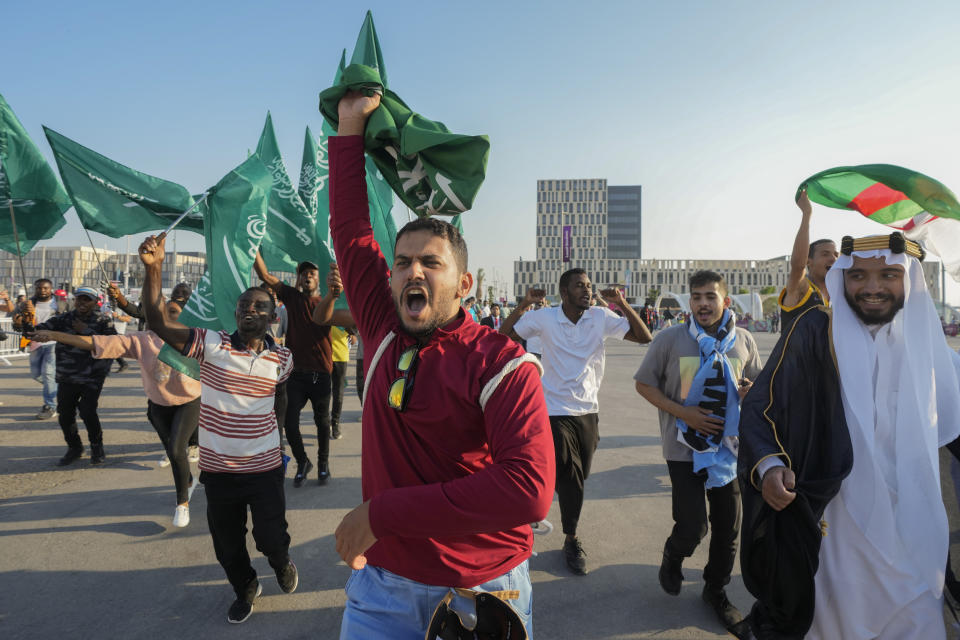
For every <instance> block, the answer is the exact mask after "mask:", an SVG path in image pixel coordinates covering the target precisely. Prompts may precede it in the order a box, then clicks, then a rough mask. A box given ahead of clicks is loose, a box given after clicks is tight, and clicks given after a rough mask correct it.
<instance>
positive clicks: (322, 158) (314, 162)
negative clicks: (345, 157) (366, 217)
mask: <svg viewBox="0 0 960 640" xmlns="http://www.w3.org/2000/svg"><path fill="white" fill-rule="evenodd" d="M323 145H324V148H320V143H319V141H318V140H317V139H316V138H314V137H313V133H312V132H311V131H310V127H307V132H306V135H305V136H304V140H303V160H302V161H301V162H300V186H299V188H298V189H297V194H299V196H300V200H301V201H302V202H303V204H304V206H305V207H306V208H307V211H309V212H310V213H311V215H313V219H314V220H315V226H316V230H317V237H318V238H319V239H320V240H323V241H324V242H326V243H327V244H329V243H330V223H329V216H328V215H327V214H326V213H324V215H323V216H320V215H318V214H319V212H320V211H319V209H320V207H319V204H320V203H319V194H320V191H321V190H322V189H323V188H324V186H325V185H326V182H327V175H328V174H329V170H328V167H327V150H326V148H325V147H326V136H324V138H323ZM324 193H326V191H325V190H324ZM324 211H326V207H325V208H324Z"/></svg>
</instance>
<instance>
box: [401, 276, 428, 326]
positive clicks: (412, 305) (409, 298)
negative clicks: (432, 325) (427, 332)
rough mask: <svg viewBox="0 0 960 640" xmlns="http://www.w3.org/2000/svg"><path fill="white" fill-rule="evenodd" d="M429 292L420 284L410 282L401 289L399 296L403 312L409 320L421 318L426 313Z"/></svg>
mask: <svg viewBox="0 0 960 640" xmlns="http://www.w3.org/2000/svg"><path fill="white" fill-rule="evenodd" d="M428 302H429V293H428V292H427V288H426V287H425V286H423V285H422V284H410V285H407V286H406V287H405V288H404V289H403V294H402V296H401V298H400V303H401V306H402V307H403V310H404V312H405V313H406V314H407V316H409V317H410V319H411V320H421V319H423V317H424V316H425V315H426V311H427V304H428Z"/></svg>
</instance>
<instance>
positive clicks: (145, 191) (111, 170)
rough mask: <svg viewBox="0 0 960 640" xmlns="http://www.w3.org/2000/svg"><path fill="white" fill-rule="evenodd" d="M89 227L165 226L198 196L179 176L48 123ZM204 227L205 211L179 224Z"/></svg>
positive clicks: (125, 230) (114, 231) (115, 230)
mask: <svg viewBox="0 0 960 640" xmlns="http://www.w3.org/2000/svg"><path fill="white" fill-rule="evenodd" d="M43 130H44V132H45V133H46V134H47V140H48V141H49V142H50V148H51V149H52V150H53V157H54V158H55V159H56V161H57V167H58V168H59V169H60V177H61V178H62V179H63V184H64V186H66V188H67V193H69V194H70V199H71V200H72V201H73V206H74V208H75V209H76V211H77V216H79V218H80V222H81V223H82V224H83V226H84V227H86V228H87V229H90V230H91V231H97V232H99V233H102V234H104V235H106V236H110V237H111V238H122V237H123V236H127V235H131V234H137V233H142V232H144V231H156V230H158V229H166V228H167V226H169V225H170V223H171V222H173V221H174V220H176V219H177V218H178V217H179V216H180V214H181V213H183V212H184V211H186V210H187V209H189V208H190V207H191V206H192V205H193V203H194V199H193V196H191V195H190V192H189V191H187V190H186V188H184V187H182V186H180V185H179V184H177V183H175V182H170V181H169V180H163V179H162V178H156V177H154V176H151V175H148V174H146V173H141V172H140V171H137V170H135V169H131V168H130V167H127V166H125V165H122V164H120V163H119V162H116V161H114V160H111V159H110V158H108V157H106V156H103V155H101V154H99V153H97V152H96V151H93V150H92V149H88V148H87V147H84V146H83V145H81V144H78V143H76V142H74V141H73V140H71V139H70V138H67V137H66V136H63V135H61V134H59V133H57V132H56V131H54V130H53V129H48V128H47V127H44V128H43ZM177 228H178V229H186V230H188V231H193V232H195V233H203V211H202V209H201V208H200V207H198V208H197V209H195V210H194V211H191V212H190V214H188V215H187V217H186V218H184V219H183V221H182V222H181V223H180V225H179V226H178V227H177Z"/></svg>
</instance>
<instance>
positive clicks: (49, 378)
mask: <svg viewBox="0 0 960 640" xmlns="http://www.w3.org/2000/svg"><path fill="white" fill-rule="evenodd" d="M33 287H34V294H33V297H32V298H30V299H29V300H24V302H23V303H22V304H21V305H20V306H19V309H17V310H15V311H14V314H13V328H14V329H15V330H16V331H20V332H26V331H30V330H31V329H32V326H35V325H38V324H43V323H44V322H46V321H47V320H49V319H50V318H52V317H53V316H56V315H59V314H61V313H66V312H67V311H69V310H70V308H71V306H70V305H69V304H68V303H67V301H66V300H60V299H58V298H56V297H55V296H54V295H53V283H52V282H50V280H48V279H47V278H40V279H39V280H37V281H36V282H34V283H33ZM56 346H57V345H56V343H55V342H46V343H41V342H37V341H35V340H34V341H31V342H30V347H29V349H30V375H31V376H33V379H34V380H36V381H37V382H39V383H40V384H41V385H43V391H42V397H43V406H41V407H40V411H39V413H37V420H48V419H50V418H55V417H56V416H57V355H56Z"/></svg>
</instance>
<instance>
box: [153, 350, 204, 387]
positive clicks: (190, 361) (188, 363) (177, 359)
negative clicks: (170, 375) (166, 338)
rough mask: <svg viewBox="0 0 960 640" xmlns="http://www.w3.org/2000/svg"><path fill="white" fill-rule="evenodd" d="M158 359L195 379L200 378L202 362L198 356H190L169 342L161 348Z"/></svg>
mask: <svg viewBox="0 0 960 640" xmlns="http://www.w3.org/2000/svg"><path fill="white" fill-rule="evenodd" d="M157 359H158V360H160V362H165V363H167V364H168V365H170V367H171V368H172V369H173V370H174V371H179V372H180V373H182V374H183V375H185V376H188V377H190V378H193V379H194V380H199V379H200V363H199V362H197V360H196V358H188V357H187V356H185V355H183V354H182V353H180V352H178V351H177V350H176V349H174V348H173V347H171V346H170V345H168V344H164V345H163V347H161V348H160V353H159V354H157Z"/></svg>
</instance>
